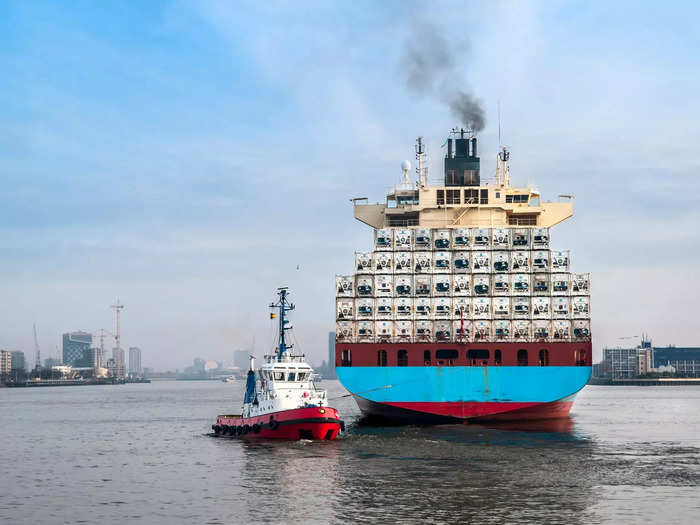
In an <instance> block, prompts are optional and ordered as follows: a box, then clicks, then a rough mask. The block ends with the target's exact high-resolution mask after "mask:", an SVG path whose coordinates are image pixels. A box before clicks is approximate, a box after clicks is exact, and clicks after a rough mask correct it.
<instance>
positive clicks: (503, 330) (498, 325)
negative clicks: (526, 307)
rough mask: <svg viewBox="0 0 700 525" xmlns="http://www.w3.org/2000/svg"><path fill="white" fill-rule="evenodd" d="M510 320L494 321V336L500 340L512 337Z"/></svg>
mask: <svg viewBox="0 0 700 525" xmlns="http://www.w3.org/2000/svg"><path fill="white" fill-rule="evenodd" d="M510 329H511V324H510V321H504V320H498V321H494V322H493V337H494V338H495V339H497V340H500V341H507V340H508V339H510Z"/></svg>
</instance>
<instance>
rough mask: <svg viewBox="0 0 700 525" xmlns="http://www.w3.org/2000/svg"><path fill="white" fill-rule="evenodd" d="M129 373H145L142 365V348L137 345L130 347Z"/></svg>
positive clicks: (138, 374) (136, 374)
mask: <svg viewBox="0 0 700 525" xmlns="http://www.w3.org/2000/svg"><path fill="white" fill-rule="evenodd" d="M129 374H131V375H135V376H141V375H143V368H142V367H141V349H140V348H138V347H136V346H130V347H129Z"/></svg>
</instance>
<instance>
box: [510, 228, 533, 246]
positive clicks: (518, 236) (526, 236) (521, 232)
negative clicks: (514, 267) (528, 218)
mask: <svg viewBox="0 0 700 525" xmlns="http://www.w3.org/2000/svg"><path fill="white" fill-rule="evenodd" d="M512 233H513V241H512V243H511V245H512V246H513V249H514V250H528V249H529V248H530V228H513V232H512Z"/></svg>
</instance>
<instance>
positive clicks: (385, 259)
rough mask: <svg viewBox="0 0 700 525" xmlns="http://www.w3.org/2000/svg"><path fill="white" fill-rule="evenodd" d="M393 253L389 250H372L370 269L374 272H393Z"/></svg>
mask: <svg viewBox="0 0 700 525" xmlns="http://www.w3.org/2000/svg"><path fill="white" fill-rule="evenodd" d="M393 259H394V254H393V253H391V252H374V255H373V256H372V269H373V270H374V272H375V273H393V271H394V264H393Z"/></svg>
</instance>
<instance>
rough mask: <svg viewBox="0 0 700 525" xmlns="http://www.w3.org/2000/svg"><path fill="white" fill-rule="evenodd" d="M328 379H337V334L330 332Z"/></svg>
mask: <svg viewBox="0 0 700 525" xmlns="http://www.w3.org/2000/svg"><path fill="white" fill-rule="evenodd" d="M327 366H328V379H337V378H338V375H337V374H336V373H335V332H328V365H327Z"/></svg>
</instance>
